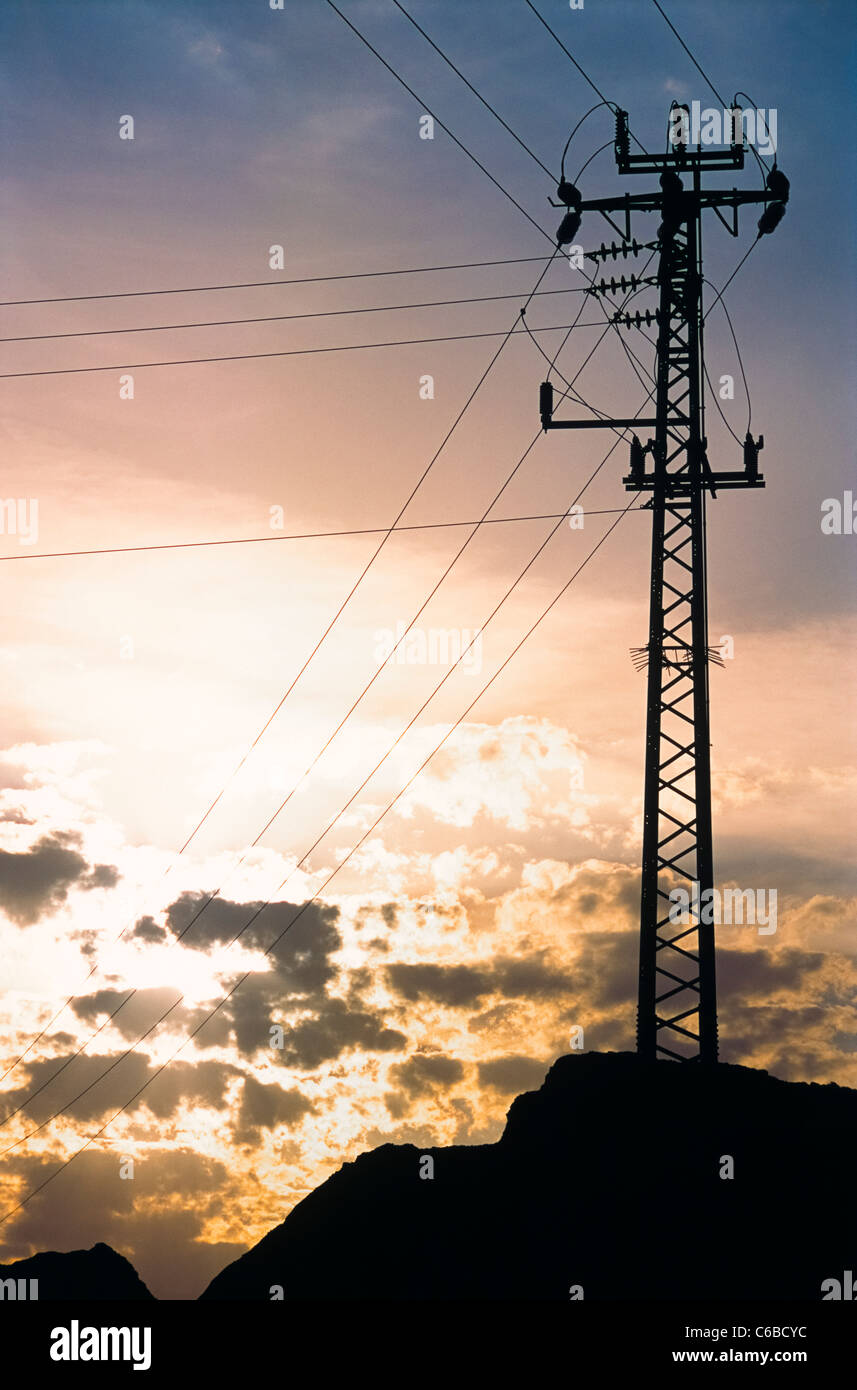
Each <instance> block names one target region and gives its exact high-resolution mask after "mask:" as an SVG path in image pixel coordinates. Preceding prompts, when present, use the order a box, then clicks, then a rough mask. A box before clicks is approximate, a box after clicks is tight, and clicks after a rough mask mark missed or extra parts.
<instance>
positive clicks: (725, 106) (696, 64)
mask: <svg viewBox="0 0 857 1390" xmlns="http://www.w3.org/2000/svg"><path fill="white" fill-rule="evenodd" d="M652 4H653V5H654V7H655V9H656V10H658V12H659V13H660V14H661V15H662V16H663V18H664V19H665V20H666V22H667V24H668V25H669V27H670V29H671V30H672V32H673V33H674V34H675V36H676V38H677V39H678V41H679V43H680V44H681V46H682V48H683V49H684V51H685V53H686V54H687V56H688V58H689V59H690V61H691V62H692V63H693V66H694V67H695V68H696V70H697V72H698V73H699V74H700V76H701V77H702V79H703V81H705V82H707V83H708V86H709V87H710V88H711V90H712V92H713V93H714V95H715V96H716V97H717V100H718V101H719V102H720V105H721V106H722V107H723V109H724V111H725V110H727V109H728V106H729V103H728V102H727V101H726V100H725V99H724V98H723V97H722V96H721V95H720V93H719V92H718V90H717V88H716V87H715V85H714V83H713V82H712V80H711V78H710V77H709V76H708V73H707V72H706V71H705V69H704V68H703V67H702V65H701V64H700V63H699V62H697V60H696V58H695V56H694V54H693V53H692V52H691V50H690V49H689V48H688V46H687V44H686V43H685V41H684V39H683V38H682V36H681V34H680V33H679V32H678V29H676V27H675V25H674V24H673V22H672V20H671V19H670V17H669V15H668V14H667V13H666V11H665V10H664V9H663V7H662V6H661V5H659V4H658V0H652ZM742 95H743V96H746V93H741V92H737V93H736V96H742ZM750 149H751V151H752V153H753V154H754V156H755V158H756V163H757V164H758V165H759V168H760V169H761V170H762V173H763V174H767V172H768V169H767V165H766V164H765V162H764V160H763V159H762V156H761V155H760V154H759V151H758V150H757V149H756V147H755V146H754V145H751V146H750Z"/></svg>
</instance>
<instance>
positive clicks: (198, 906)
mask: <svg viewBox="0 0 857 1390" xmlns="http://www.w3.org/2000/svg"><path fill="white" fill-rule="evenodd" d="M298 913H300V917H299V916H298ZM338 917H339V908H337V907H328V906H325V905H323V904H321V903H315V902H311V903H309V904H307V903H270V904H269V905H267V906H266V905H265V904H264V903H261V902H250V903H238V902H232V901H230V900H229V899H228V898H215V897H212V896H211V895H210V894H207V893H182V895H181V897H179V898H177V899H176V900H175V902H173V903H171V904H170V906H169V907H168V908H167V910H166V914H165V923H166V929H167V931H168V933H169V934H170V935H171V936H173V937H178V936H181V939H182V945H183V946H185V947H187V948H188V949H190V950H194V951H209V950H211V949H212V948H214V947H219V946H226V945H228V944H229V943H230V942H231V941H233V940H235V939H236V938H237V937H238V935H239V933H241V942H242V945H244V946H247V947H249V948H251V949H259V948H261V949H262V950H267V949H268V947H269V946H270V945H271V943H272V942H273V941H274V940H275V939H276V938H277V937H278V936H279V935H280V933H281V932H284V933H285V934H284V936H283V939H282V944H281V945H279V946H278V948H276V952H277V953H276V955H275V956H274V957H273V958H272V959H273V960H274V962H275V969H276V971H277V972H278V974H279V977H280V989H282V988H283V983H284V982H285V983H286V985H287V989H288V992H289V993H291V994H311V993H313V991H315V990H319V989H322V988H323V987H324V986H325V985H326V984H328V983H329V982H330V981H331V980H332V979H333V978H334V976H335V974H336V968H335V966H333V965H331V964H330V961H329V957H330V956H331V955H333V954H334V952H336V951H338V950H339V949H340V947H341V946H342V937H341V936H340V934H339V932H338V930H337V928H336V925H335V923H336V921H337V918H338ZM254 918H255V920H253V921H252V925H249V926H248V923H251V919H254ZM291 923H294V925H293V926H292V925H291ZM154 925H155V924H154V923H153V921H152V918H151V917H141V918H140V920H139V921H138V922H137V924H136V926H135V928H134V932H133V935H134V936H135V937H137V938H139V939H140V940H143V941H151V940H153V939H155V938H154V931H153V928H154ZM244 928H246V930H244ZM183 932H184V933H185V934H184V935H183V936H182V933H183Z"/></svg>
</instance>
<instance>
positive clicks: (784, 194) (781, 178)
mask: <svg viewBox="0 0 857 1390" xmlns="http://www.w3.org/2000/svg"><path fill="white" fill-rule="evenodd" d="M765 183H766V184H767V186H768V188H769V189H770V190H771V192H772V193H773V195H774V197H775V198H777V199H778V200H779V201H780V202H781V203H787V202H788V200H789V188H790V184H789V181H788V179H787V178H786V176H785V174H784V173H783V171H782V169H778V168H777V166H776V164H775V165H774V167H773V169H771V171H770V173H769V174H768V177H767V178H766V179H765Z"/></svg>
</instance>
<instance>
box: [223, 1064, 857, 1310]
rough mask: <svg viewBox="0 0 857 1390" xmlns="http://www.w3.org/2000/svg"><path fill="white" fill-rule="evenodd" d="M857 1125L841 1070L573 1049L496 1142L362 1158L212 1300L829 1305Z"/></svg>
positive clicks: (846, 1253) (847, 1219)
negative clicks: (814, 1072)
mask: <svg viewBox="0 0 857 1390" xmlns="http://www.w3.org/2000/svg"><path fill="white" fill-rule="evenodd" d="M855 1136H857V1091H853V1090H848V1089H844V1088H841V1087H839V1086H836V1085H835V1084H832V1083H831V1084H827V1085H817V1084H814V1083H796V1082H786V1081H780V1080H777V1079H776V1078H775V1077H772V1076H770V1075H769V1074H768V1073H767V1072H764V1071H758V1070H752V1069H750V1068H747V1067H740V1066H731V1065H725V1064H720V1065H718V1066H712V1067H705V1066H701V1065H698V1064H696V1063H687V1064H676V1063H672V1062H655V1063H649V1062H644V1061H642V1060H641V1059H640V1058H639V1057H637V1056H636V1054H633V1053H590V1054H581V1055H575V1056H568V1057H562V1058H560V1059H559V1060H558V1061H557V1062H555V1063H554V1065H553V1066H552V1067H551V1069H550V1071H549V1073H548V1075H547V1077H546V1078H545V1081H544V1084H543V1085H542V1087H541V1089H540V1090H538V1091H534V1092H528V1093H526V1094H524V1095H521V1096H518V1098H517V1099H516V1100H515V1101H513V1103H512V1106H511V1108H510V1110H509V1112H508V1118H507V1124H506V1128H505V1131H504V1133H503V1135H502V1137H501V1138H500V1140H499V1141H498V1142H497V1143H496V1144H486V1145H476V1146H470V1147H449V1148H426V1149H419V1148H415V1147H414V1146H413V1145H410V1144H404V1145H394V1144H386V1145H384V1146H383V1147H381V1148H379V1149H376V1150H374V1151H373V1152H370V1153H366V1154H363V1155H361V1156H360V1157H359V1158H358V1159H356V1161H354V1162H352V1163H346V1164H345V1165H344V1166H343V1167H342V1169H341V1170H340V1171H339V1172H338V1173H336V1174H334V1175H333V1176H332V1177H331V1178H329V1179H328V1180H327V1181H326V1182H325V1183H323V1184H322V1186H321V1187H319V1188H317V1189H316V1190H315V1191H314V1192H312V1193H311V1194H310V1195H309V1196H308V1197H306V1198H304V1200H303V1201H301V1202H300V1203H299V1204H298V1205H297V1206H296V1207H295V1208H294V1210H293V1211H292V1212H290V1214H289V1215H288V1216H287V1217H286V1219H285V1220H284V1221H283V1222H282V1224H281V1225H279V1226H277V1227H276V1228H275V1229H274V1230H272V1231H270V1232H269V1233H268V1234H267V1235H266V1236H265V1237H264V1238H263V1239H262V1240H261V1241H260V1242H259V1243H258V1244H257V1245H256V1246H255V1247H254V1248H253V1249H252V1250H250V1251H248V1252H247V1253H246V1254H245V1255H243V1256H241V1257H240V1258H239V1259H238V1260H236V1261H234V1262H233V1263H232V1264H230V1265H228V1266H227V1267H226V1269H224V1270H223V1271H222V1272H221V1273H220V1274H219V1275H217V1277H216V1278H215V1279H214V1280H213V1281H212V1282H211V1284H210V1285H209V1286H208V1288H207V1289H206V1290H205V1292H204V1293H203V1294H202V1298H203V1299H264V1300H269V1299H271V1298H272V1297H273V1296H275V1295H274V1294H272V1289H274V1290H276V1291H277V1292H278V1291H279V1289H282V1296H283V1298H285V1299H300V1298H324V1299H330V1298H334V1299H351V1298H354V1299H365V1298H384V1299H421V1298H448V1299H450V1298H491V1299H503V1298H516V1299H518V1298H525V1299H527V1298H529V1299H564V1300H567V1299H569V1297H570V1296H571V1290H572V1288H573V1287H575V1286H579V1287H580V1289H582V1293H583V1297H584V1298H585V1299H588V1300H591V1299H620V1298H627V1299H633V1300H639V1299H651V1298H658V1299H687V1298H698V1299H703V1298H705V1299H710V1298H714V1299H718V1298H720V1299H730V1298H736V1299H747V1298H749V1299H809V1300H812V1301H818V1300H820V1299H821V1298H822V1291H821V1285H822V1283H823V1281H824V1280H826V1279H830V1278H838V1279H842V1276H843V1271H844V1270H846V1269H853V1268H854V1260H855V1255H857V1195H855V1187H857V1184H855V1182H854V1156H855ZM427 1157H429V1158H431V1159H432V1160H433V1168H434V1175H433V1177H421V1176H420V1174H421V1171H422V1172H427V1171H428V1169H429V1165H428V1164H427V1163H426V1161H425V1160H426V1158H427ZM728 1159H731V1160H732V1165H733V1170H734V1176H733V1177H731V1178H726V1177H721V1171H724V1172H725V1171H728V1168H729V1164H728ZM578 1296H579V1295H578Z"/></svg>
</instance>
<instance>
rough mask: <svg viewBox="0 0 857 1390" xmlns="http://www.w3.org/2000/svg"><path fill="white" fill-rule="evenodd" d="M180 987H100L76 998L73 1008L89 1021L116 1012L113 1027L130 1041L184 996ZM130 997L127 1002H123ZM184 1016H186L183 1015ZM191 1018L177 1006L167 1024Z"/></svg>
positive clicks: (79, 1016)
mask: <svg viewBox="0 0 857 1390" xmlns="http://www.w3.org/2000/svg"><path fill="white" fill-rule="evenodd" d="M180 997H181V996H180V993H179V991H178V990H177V989H171V988H169V987H167V988H162V989H138V990H137V991H136V992H133V991H131V990H127V989H124V990H119V989H99V990H96V991H95V992H94V993H93V994H84V995H83V996H82V997H81V998H79V999H75V1000H74V1002H73V1004H72V1008H73V1009H74V1012H75V1013H76V1014H77V1016H78V1018H81V1019H83V1020H84V1021H85V1022H86V1023H95V1022H96V1020H97V1019H99V1018H101V1016H102V1015H104V1016H108V1015H114V1018H113V1027H115V1028H116V1029H117V1031H118V1032H119V1033H121V1035H122V1037H123V1038H125V1039H127V1040H128V1041H129V1042H130V1041H132V1040H134V1041H136V1039H137V1038H139V1037H141V1036H142V1035H143V1033H145V1032H146V1030H147V1029H148V1028H150V1027H151V1026H152V1024H154V1023H157V1021H158V1019H159V1018H161V1017H162V1016H163V1015H164V1014H165V1013H166V1012H167V1010H168V1009H169V1008H170V1006H171V1005H172V1004H174V1003H176V1002H177V1001H178V1000H179V999H180ZM123 1000H127V1001H128V1002H127V1003H123ZM179 1015H181V1016H182V1017H180V1016H179ZM183 1018H187V1013H186V1011H185V1010H179V1009H175V1010H174V1011H173V1013H172V1014H170V1016H169V1020H165V1026H166V1025H167V1024H168V1023H169V1022H170V1021H172V1022H173V1023H174V1024H175V1023H180V1022H182V1021H183Z"/></svg>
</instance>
